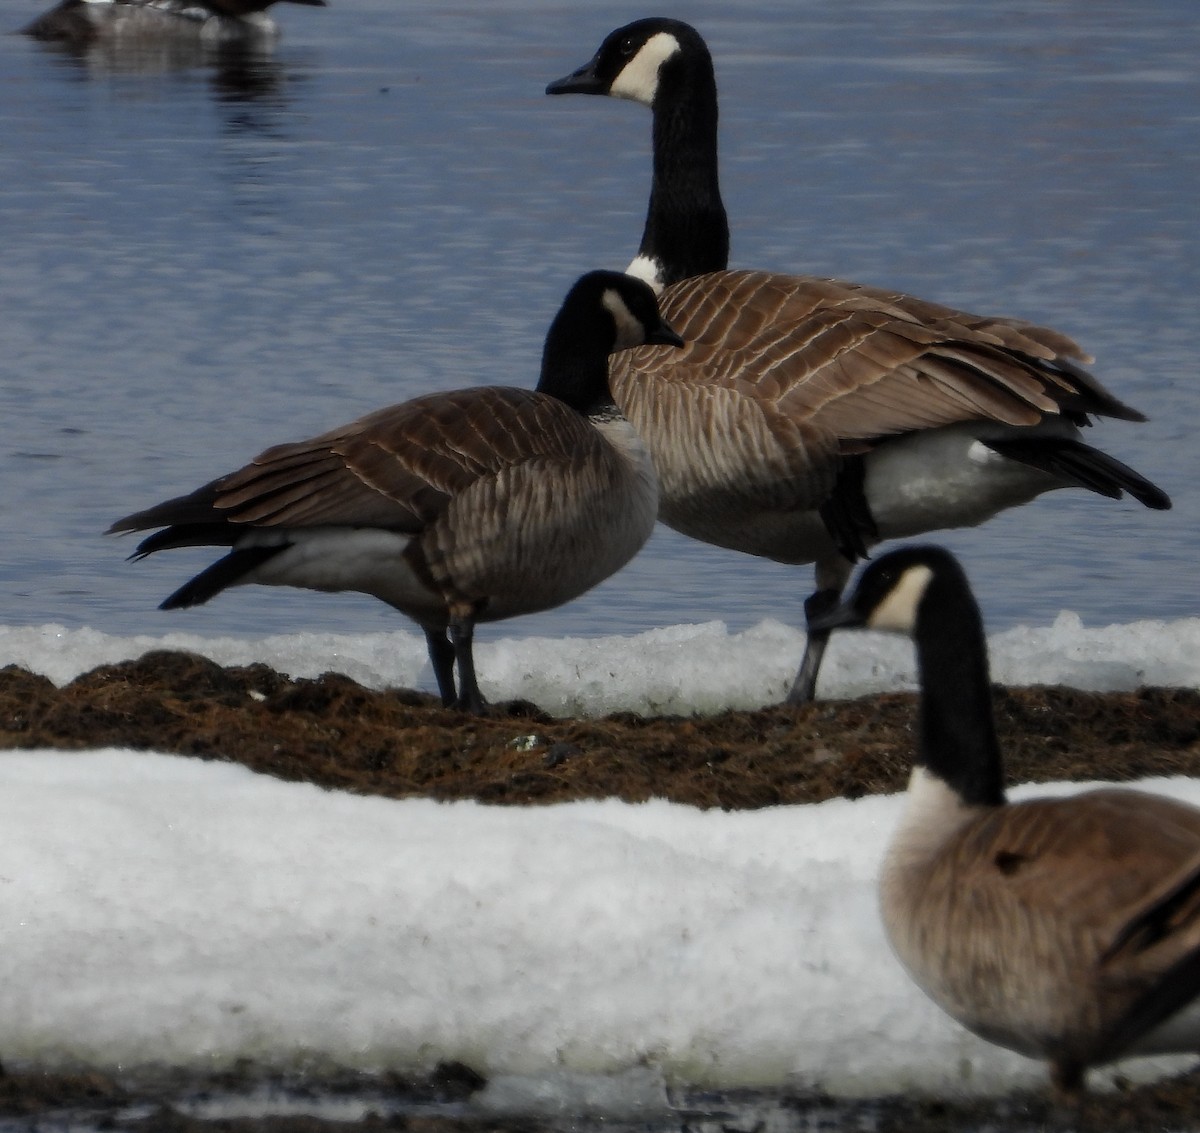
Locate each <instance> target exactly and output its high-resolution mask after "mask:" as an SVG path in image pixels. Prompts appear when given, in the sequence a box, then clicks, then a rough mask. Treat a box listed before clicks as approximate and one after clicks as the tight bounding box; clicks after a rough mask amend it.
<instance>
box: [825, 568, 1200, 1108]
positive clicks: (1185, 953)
mask: <svg viewBox="0 0 1200 1133" xmlns="http://www.w3.org/2000/svg"><path fill="white" fill-rule="evenodd" d="M816 624H817V625H818V626H819V627H821V628H822V629H824V630H827V631H828V630H830V629H833V628H836V627H838V626H866V627H868V628H872V629H880V630H891V631H894V632H898V633H906V634H909V635H911V637H912V638H913V641H914V642H915V645H916V651H917V664H918V669H919V673H920V684H921V703H920V713H919V716H920V728H919V738H918V741H917V751H916V756H915V760H914V763H915V765H914V768H913V772H912V778H911V779H910V781H909V788H908V806H907V809H906V812H905V815H904V817H903V819H902V820H901V823H900V825H899V827H898V829H897V831H896V833H895V834H894V836H893V840H892V843H891V845H890V847H889V848H888V851H887V856H886V859H885V861H884V866H883V871H882V875H881V878H880V903H881V907H882V912H883V920H884V925H885V927H886V929H887V933H888V936H889V938H890V940H891V943H892V947H893V948H894V950H895V952H896V955H897V956H898V957H899V959H900V962H901V963H902V964H903V965H904V967H905V968H907V969H908V972H909V974H910V975H911V976H912V978H913V979H914V980H915V981H916V983H917V984H918V985H919V986H920V987H921V989H922V990H923V991H924V992H925V993H926V994H927V995H928V996H929V997H930V998H931V999H932V1000H933V1001H934V1002H935V1003H937V1004H938V1006H940V1007H941V1008H942V1009H943V1010H945V1011H946V1012H947V1013H948V1014H950V1015H952V1016H953V1017H954V1018H955V1019H957V1020H958V1021H959V1022H960V1023H961V1024H962V1025H963V1026H964V1027H967V1028H968V1029H969V1030H971V1031H974V1032H975V1033H976V1034H977V1035H980V1036H981V1037H983V1038H985V1039H988V1040H989V1041H991V1042H994V1043H996V1044H997V1045H999V1046H1003V1047H1007V1048H1008V1049H1010V1050H1015V1051H1018V1052H1020V1053H1021V1054H1024V1055H1028V1056H1029V1057H1030V1058H1041V1059H1045V1060H1046V1061H1047V1062H1048V1063H1049V1064H1050V1073H1051V1078H1052V1081H1053V1082H1054V1084H1055V1086H1056V1087H1057V1088H1058V1089H1059V1090H1060V1091H1062V1092H1063V1093H1065V1094H1067V1095H1074V1094H1078V1093H1080V1092H1081V1091H1082V1089H1083V1087H1084V1076H1085V1074H1086V1071H1087V1070H1088V1068H1089V1067H1091V1066H1097V1065H1100V1064H1102V1063H1106V1062H1111V1061H1113V1060H1115V1059H1118V1058H1122V1057H1124V1056H1126V1055H1132V1054H1155V1053H1168V1052H1186V1051H1200V1010H1197V1005H1196V1003H1195V1000H1196V997H1197V995H1198V994H1200V809H1197V808H1195V807H1192V806H1188V805H1186V804H1184V803H1181V802H1177V801H1175V800H1173V799H1168V798H1164V797H1162V796H1159V795H1152V794H1148V793H1145V792H1142V791H1133V790H1119V789H1103V790H1093V791H1088V792H1085V793H1083V794H1080V795H1074V796H1071V797H1066V798H1043V799H1033V800H1029V801H1024V802H1019V803H1009V802H1007V801H1006V800H1005V795H1004V783H1003V768H1002V766H1001V757H1000V750H999V746H998V744H997V742H996V733H995V727H994V722H993V716H992V704H991V690H990V686H989V683H988V662H987V647H986V643H985V640H984V634H983V623H982V620H981V618H980V615H979V608H978V606H977V605H976V604H975V599H974V597H973V596H972V594H971V590H970V587H969V586H968V584H967V580H966V577H965V575H964V574H963V571H962V568H961V567H960V566H959V564H958V562H957V561H956V560H955V559H954V558H953V556H951V555H950V554H949V553H948V552H946V551H944V550H942V549H941V548H938V547H914V548H906V549H902V550H898V551H895V552H892V553H891V554H888V555H884V556H883V557H882V558H880V559H878V560H877V561H875V562H873V563H871V564H870V565H869V566H868V567H867V569H866V570H865V571H864V572H863V574H862V577H861V578H860V579H859V581H858V585H857V587H856V588H855V590H854V593H853V596H852V597H851V598H849V600H848V601H847V602H845V603H844V604H843V605H842V606H840V607H838V608H837V609H835V610H833V611H832V612H829V613H827V614H825V615H823V616H822V617H821V618H820V619H819V620H817V622H816Z"/></svg>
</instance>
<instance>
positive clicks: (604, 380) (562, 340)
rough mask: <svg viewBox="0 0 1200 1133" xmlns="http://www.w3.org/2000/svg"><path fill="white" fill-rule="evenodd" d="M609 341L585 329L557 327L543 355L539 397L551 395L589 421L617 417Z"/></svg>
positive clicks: (603, 336) (600, 334) (597, 332)
mask: <svg viewBox="0 0 1200 1133" xmlns="http://www.w3.org/2000/svg"><path fill="white" fill-rule="evenodd" d="M610 346H611V342H610V341H609V338H608V337H606V336H605V335H604V334H603V333H602V332H600V331H596V332H592V333H589V331H587V330H586V329H584V328H582V327H575V328H568V327H566V326H561V325H559V324H558V323H556V324H555V325H554V326H552V327H551V328H550V334H549V335H548V336H547V337H546V346H545V349H544V350H543V352H542V371H541V377H540V379H539V380H538V384H537V389H538V392H539V393H544V394H548V395H549V396H550V397H554V398H557V399H558V400H559V401H561V402H563V403H565V404H566V405H568V406H570V407H571V408H572V409H574V410H575V411H576V412H578V413H582V414H584V415H585V416H588V417H594V416H607V415H609V414H611V413H615V412H616V411H617V410H616V404H615V402H614V400H613V395H612V390H611V389H610V388H609V385H608V352H609V348H610Z"/></svg>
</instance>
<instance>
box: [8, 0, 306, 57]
mask: <svg viewBox="0 0 1200 1133" xmlns="http://www.w3.org/2000/svg"><path fill="white" fill-rule="evenodd" d="M277 2H279V0H62V3H61V4H58V5H57V6H56V7H54V8H51V9H50V11H48V12H45V13H43V14H42V15H41V16H39V17H38V18H37V19H36V20H34V21H33V22H32V23H31V24H28V25H27V26H26V27H24V28H22V29H21V31H22V33H23V34H24V35H29V36H33V38H34V39H41V40H47V41H51V42H57V43H67V44H71V45H73V46H76V47H86V46H87V45H89V44H91V43H95V42H96V41H97V40H106V41H111V42H119V43H129V42H135V43H136V42H145V41H152V40H160V39H170V38H173V37H187V38H192V39H199V40H201V41H204V42H208V43H225V44H229V43H239V42H253V41H254V40H263V39H268V40H269V39H274V38H275V37H276V36H278V34H279V28H278V26H277V25H276V23H275V21H274V20H273V19H271V17H270V16H268V15H267V12H266V10H267V9H268V8H269V7H271V5H272V4H275V3H277ZM288 2H289V3H292V4H305V5H308V6H310V7H317V8H323V7H325V0H288Z"/></svg>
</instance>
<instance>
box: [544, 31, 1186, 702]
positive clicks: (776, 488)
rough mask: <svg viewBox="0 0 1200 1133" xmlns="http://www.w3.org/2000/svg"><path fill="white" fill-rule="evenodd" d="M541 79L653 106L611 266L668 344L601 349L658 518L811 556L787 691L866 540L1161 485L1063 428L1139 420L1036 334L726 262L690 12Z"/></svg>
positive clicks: (817, 646)
mask: <svg viewBox="0 0 1200 1133" xmlns="http://www.w3.org/2000/svg"><path fill="white" fill-rule="evenodd" d="M546 90H547V93H548V94H572V93H574V94H598V95H610V96H614V97H617V98H627V99H632V100H634V101H636V102H640V103H643V104H644V105H646V106H648V107H650V108H651V110H652V112H653V141H654V146H653V148H654V171H653V181H652V185H651V190H650V204H649V209H648V212H647V216H646V224H645V229H644V231H643V234H642V242H641V246H640V248H639V250H638V255H637V257H636V258H635V259H634V261H633V263H632V264H631V265H630V267H629V271H630V272H631V273H633V274H635V275H638V276H640V277H642V278H644V279H647V280H649V281H650V282H651V283H652V284H653V285H654V286H655V287H656V288H657V289H659V290H660V291H661V296H660V301H661V304H662V309H663V313H664V316H665V317H666V318H668V319H669V320H670V321H671V323H672V325H673V326H675V327H676V328H677V329H678V330H679V332H680V334H681V335H682V336H683V337H684V339H685V340H686V342H687V346H686V347H685V348H684V349H683V350H681V351H672V352H665V351H657V350H650V349H642V350H637V351H634V352H632V353H630V354H625V355H621V356H619V357H617V358H614V359H613V362H612V367H611V369H612V373H611V381H612V388H613V392H614V394H615V395H616V398H617V401H618V403H619V404H620V405H621V407H622V408H623V409H624V410H625V413H626V415H627V416H628V417H629V419H630V421H631V422H633V424H634V427H635V428H636V429H637V430H638V432H639V433H640V434H641V435H642V437H643V438H644V439H645V441H646V444H647V446H648V447H649V448H650V451H651V453H652V454H653V457H654V462H655V466H656V469H657V471H658V476H659V483H660V490H661V503H660V511H659V518H660V519H662V521H663V522H664V523H666V524H667V525H668V526H670V527H673V528H674V529H675V530H677V531H680V532H682V533H683V534H685V535H688V536H691V537H692V538H695V539H700V540H702V541H704V542H706V543H713V544H716V545H717V546H721V547H729V548H731V549H733V550H737V551H744V552H746V553H747V554H752V555H758V556H761V557H763V558H769V559H774V560H776V561H779V562H785V563H796V564H803V563H814V564H815V566H816V591H815V593H813V594H812V596H811V597H810V598H809V599H808V600H807V602H806V603H805V611H806V615H807V618H808V622H809V627H808V629H809V632H808V643H807V647H806V649H805V653H804V658H803V660H802V662H801V665H800V669H799V672H798V673H797V675H796V679H795V681H794V683H793V685H792V688H791V691H790V693H789V695H788V699H789V700H790V701H793V702H802V701H807V700H811V699H812V697H813V695H814V693H815V689H816V680H817V674H818V672H819V669H820V663H821V657H822V655H823V652H824V648H825V643H826V640H827V637H828V634H827V633H825V632H823V631H821V630H818V629H816V628H814V625H813V621H814V619H815V618H817V617H819V615H820V614H821V613H822V612H823V611H825V610H827V609H829V608H831V607H832V606H833V605H834V604H836V602H837V599H838V596H839V595H840V593H841V591H842V589H843V588H844V586H845V584H846V581H847V580H848V578H849V576H850V572H851V569H852V564H853V563H854V561H855V560H856V559H858V558H861V557H864V556H865V555H866V554H867V552H868V550H869V548H871V547H872V546H873V545H875V544H876V543H878V542H879V541H881V540H884V539H892V538H898V537H907V536H912V535H916V534H921V533H924V532H928V531H934V530H938V529H941V528H950V527H969V526H974V525H976V524H979V523H982V522H984V521H985V520H987V519H989V518H991V517H992V516H993V515H995V514H996V513H997V512H999V511H1002V510H1004V509H1005V508H1009V507H1013V506H1016V505H1018V504H1023V503H1026V502H1028V501H1029V500H1032V499H1033V498H1034V497H1036V496H1038V495H1040V494H1041V493H1042V492H1046V491H1050V490H1052V489H1055V488H1065V487H1082V488H1087V489H1089V490H1090V491H1093V492H1097V493H1098V494H1100V495H1103V496H1108V497H1110V498H1113V499H1120V498H1121V496H1122V495H1123V494H1124V493H1125V492H1128V493H1129V494H1130V495H1131V496H1132V497H1133V498H1134V499H1136V500H1138V501H1139V502H1140V503H1142V504H1144V505H1145V506H1146V507H1149V508H1156V509H1164V508H1168V507H1170V500H1169V498H1168V497H1167V495H1166V494H1165V493H1164V492H1162V491H1161V490H1160V489H1158V488H1157V487H1155V485H1153V484H1151V483H1150V482H1149V481H1148V480H1146V479H1145V478H1144V477H1142V476H1140V475H1139V474H1138V473H1137V472H1135V471H1134V470H1133V469H1131V468H1129V467H1128V466H1126V465H1125V464H1123V463H1121V462H1120V461H1118V460H1116V459H1114V458H1113V457H1111V456H1108V455H1107V454H1105V453H1103V452H1101V451H1099V450H1098V449H1095V448H1093V447H1091V446H1089V445H1087V444H1084V443H1083V441H1082V440H1081V439H1080V433H1079V429H1080V427H1081V426H1083V425H1086V424H1088V423H1089V419H1090V417H1091V416H1093V415H1096V416H1109V417H1116V418H1119V419H1121V420H1125V421H1143V420H1145V418H1144V417H1143V415H1142V414H1141V413H1139V412H1138V411H1137V410H1135V409H1132V408H1130V407H1129V406H1127V405H1125V404H1123V403H1122V402H1121V401H1119V400H1118V399H1117V398H1115V397H1114V396H1113V395H1112V394H1110V393H1109V392H1108V391H1107V390H1105V389H1104V388H1103V387H1102V386H1101V385H1100V384H1099V382H1097V381H1096V380H1095V378H1093V377H1092V376H1091V375H1090V374H1088V373H1087V372H1086V371H1085V370H1083V369H1082V368H1081V366H1080V363H1083V362H1088V361H1090V359H1089V358H1088V357H1087V356H1086V355H1085V354H1084V353H1083V351H1082V350H1081V349H1080V347H1079V346H1078V345H1076V343H1074V342H1072V341H1071V339H1069V338H1067V337H1066V336H1065V335H1063V334H1059V333H1058V332H1057V331H1053V330H1048V329H1046V328H1044V327H1038V326H1034V325H1032V324H1030V323H1026V322H1022V321H1020V320H1017V319H1005V318H990V317H984V316H979V315H971V314H967V313H965V312H962V311H956V310H954V309H952V308H949V307H943V306H939V305H938V304H935V303H929V302H926V301H924V300H922V299H917V298H914V297H912V296H910V295H905V294H902V293H899V292H894V291H889V290H885V289H882V288H877V287H865V286H861V285H859V284H855V283H847V282H844V281H841V280H831V279H819V278H815V277H812V276H795V275H783V274H779V273H773V272H760V271H728V270H726V268H727V265H728V259H729V227H728V222H727V219H726V213H725V206H724V204H723V203H722V200H721V192H720V184H719V179H718V167H717V88H716V79H715V77H714V74H713V64H712V58H711V56H710V55H709V51H708V48H707V46H706V45H705V43H704V40H703V39H702V38H701V37H700V35H699V34H698V33H697V32H696V30H695V29H694V28H692V27H691V26H689V25H688V24H685V23H682V22H680V21H678V20H669V19H657V18H656V19H645V20H638V21H635V22H634V23H631V24H628V25H626V26H625V27H622V28H619V29H617V30H616V31H614V32H612V33H611V34H610V35H609V36H608V37H607V38H606V39H605V40H604V42H603V43H602V44H601V46H600V49H599V50H598V51H597V52H596V55H595V56H594V58H592V59H591V61H590V62H588V63H587V64H585V65H584V66H583V67H581V68H579V69H578V70H577V71H575V72H573V73H572V74H570V75H568V76H566V77H565V78H563V79H559V80H558V81H556V82H553V83H551V84H550V85H549V86H548V87H547V88H546Z"/></svg>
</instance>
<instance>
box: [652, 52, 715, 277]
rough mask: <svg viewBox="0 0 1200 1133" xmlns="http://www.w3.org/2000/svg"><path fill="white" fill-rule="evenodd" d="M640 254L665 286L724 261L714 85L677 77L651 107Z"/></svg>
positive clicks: (710, 80)
mask: <svg viewBox="0 0 1200 1133" xmlns="http://www.w3.org/2000/svg"><path fill="white" fill-rule="evenodd" d="M639 255H640V256H642V257H644V258H647V259H651V260H654V261H655V262H657V263H658V265H659V266H660V270H661V274H662V283H663V284H664V285H665V286H670V285H671V284H672V283H678V282H679V281H680V280H683V279H689V278H691V277H692V276H695V275H702V274H704V273H706V272H711V271H724V270H725V268H727V267H728V266H729V221H728V217H727V215H726V213H725V205H724V203H723V202H722V200H721V186H720V180H719V170H718V163H717V90H716V82H715V80H714V79H713V77H712V75H711V72H710V73H709V74H708V75H707V76H702V75H695V74H693V75H691V76H682V77H680V78H678V79H677V80H676V83H675V84H674V85H673V88H672V90H671V91H670V92H669V93H668V92H667V91H663V92H660V95H659V97H658V98H657V99H656V101H655V104H654V177H653V181H652V184H651V189H650V206H649V209H648V211H647V214H646V226H645V229H644V231H643V233H642V243H641V247H640V248H639Z"/></svg>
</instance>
